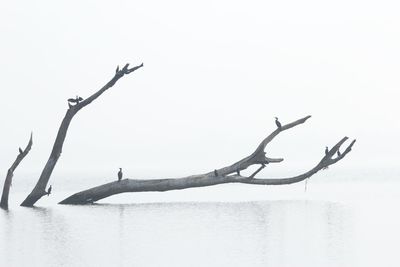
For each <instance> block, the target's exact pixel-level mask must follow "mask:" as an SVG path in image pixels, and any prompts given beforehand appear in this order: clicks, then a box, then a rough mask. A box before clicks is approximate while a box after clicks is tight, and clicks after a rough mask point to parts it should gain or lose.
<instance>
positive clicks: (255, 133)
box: [0, 0, 400, 189]
mask: <svg viewBox="0 0 400 267" xmlns="http://www.w3.org/2000/svg"><path fill="white" fill-rule="evenodd" d="M399 7H400V4H399V3H398V2H397V1H348V0H346V1H334V2H327V1H200V2H199V1H197V2H195V1H173V0H172V1H56V2H55V1H2V3H1V7H0V31H1V42H0V58H1V64H0V73H1V96H2V103H1V112H0V125H1V126H2V128H1V129H2V131H1V141H0V146H1V149H0V170H1V173H3V174H5V173H6V170H7V169H8V167H9V166H10V164H11V163H12V162H13V160H14V158H15V156H16V155H17V153H18V146H21V147H25V145H26V143H27V141H28V137H29V133H30V132H31V131H33V133H34V145H33V149H32V151H31V153H30V154H29V155H28V157H27V158H26V159H25V160H24V162H22V164H21V166H20V167H19V168H18V170H17V175H18V176H22V177H24V178H26V179H27V183H31V184H29V185H28V187H29V186H31V185H34V183H35V182H36V179H37V177H38V176H39V175H40V172H41V170H42V168H43V166H44V164H45V162H46V160H47V158H48V156H49V154H50V151H51V148H52V145H53V142H54V139H55V136H56V133H57V131H58V127H59V125H60V123H61V120H62V118H63V117H64V114H65V112H66V110H67V108H68V106H67V101H66V100H67V98H70V97H74V96H75V95H80V96H82V97H84V98H86V97H88V96H90V95H91V94H92V93H94V92H95V91H97V90H98V89H99V88H100V87H102V86H103V85H104V84H105V83H106V82H107V81H108V80H109V79H110V78H111V77H112V76H113V74H114V71H115V68H116V66H117V65H120V66H123V65H124V64H125V63H127V62H129V63H131V64H132V65H135V64H140V63H141V62H144V68H142V69H140V70H138V71H137V72H135V73H133V74H131V75H129V76H126V77H124V78H123V79H121V80H120V81H119V82H118V83H117V84H116V85H115V86H114V87H113V88H111V89H110V90H109V91H107V92H106V93H105V94H104V95H102V96H101V97H100V98H99V99H97V100H96V101H95V102H93V103H92V104H91V105H89V106H88V107H87V108H85V109H83V110H81V111H80V112H79V113H78V114H77V116H76V117H75V118H74V120H73V121H72V123H71V125H70V129H69V131H68V135H67V138H66V141H65V144H64V149H63V154H62V157H61V159H60V160H59V163H58V165H57V166H56V168H55V171H54V174H53V177H52V181H54V183H57V180H68V179H70V180H71V181H73V180H72V179H73V178H74V177H78V176H79V177H80V178H84V177H87V176H92V177H100V176H101V177H103V178H104V177H107V178H108V177H115V175H116V172H117V171H118V169H117V168H118V167H122V168H123V169H124V173H125V176H126V177H130V178H152V177H157V178H159V177H170V176H184V175H188V174H194V173H201V172H207V171H210V170H213V169H215V168H219V167H222V166H225V165H227V164H230V163H233V162H234V161H236V160H239V159H241V158H243V157H244V156H246V155H248V154H249V153H251V152H252V151H253V150H254V149H255V148H256V146H257V145H258V143H259V142H260V141H261V140H262V138H264V137H265V136H266V135H267V134H269V133H270V132H271V131H272V130H274V128H275V124H274V118H273V117H274V116H278V117H279V119H280V121H281V122H282V123H287V122H290V121H293V120H296V119H298V118H301V117H303V116H306V115H309V114H310V115H313V117H312V119H311V120H309V121H308V122H307V123H306V124H305V125H302V126H299V127H297V128H295V129H293V130H290V131H288V132H285V133H284V134H282V135H280V136H279V137H278V138H276V139H275V140H274V141H273V143H271V144H270V146H269V147H268V149H267V155H268V156H270V157H284V158H285V162H284V163H282V164H279V166H278V165H275V166H273V167H271V168H270V173H274V174H277V175H275V176H277V177H278V176H279V175H286V174H292V173H293V174H295V173H298V172H299V171H303V170H307V169H309V168H311V167H312V166H313V165H314V164H315V163H317V162H318V161H319V160H320V158H321V156H322V155H323V151H324V147H325V145H328V146H332V145H333V144H335V143H336V142H337V141H338V140H340V138H342V137H343V136H346V135H347V136H349V137H351V138H357V140H358V142H357V143H356V146H355V149H354V151H353V152H352V153H351V154H349V156H348V157H347V158H346V159H345V160H343V161H342V162H340V163H339V164H338V165H337V166H335V167H334V168H335V169H336V170H335V171H338V172H340V170H347V169H356V170H361V169H364V170H365V169H381V168H391V167H393V166H395V165H396V160H397V159H398V155H397V149H396V148H398V147H399V142H400V141H399V139H398V138H397V137H398V136H399V134H400V125H399V123H398V118H397V115H398V114H399V108H398V104H397V103H398V101H399V95H400V94H399V93H398V88H399V87H400V79H399V73H400V64H399V62H400V52H399V51H400V50H399V47H400V27H399V26H400V17H399V16H398V13H399V12H398V11H399ZM19 179H23V178H19ZM77 189H78V188H77ZM79 189H80V188H79Z"/></svg>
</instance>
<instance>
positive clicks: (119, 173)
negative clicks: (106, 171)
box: [118, 168, 122, 182]
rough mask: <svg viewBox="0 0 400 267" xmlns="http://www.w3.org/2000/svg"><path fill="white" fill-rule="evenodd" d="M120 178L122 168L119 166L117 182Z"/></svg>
mask: <svg viewBox="0 0 400 267" xmlns="http://www.w3.org/2000/svg"><path fill="white" fill-rule="evenodd" d="M121 179H122V168H119V172H118V182H119V181H121Z"/></svg>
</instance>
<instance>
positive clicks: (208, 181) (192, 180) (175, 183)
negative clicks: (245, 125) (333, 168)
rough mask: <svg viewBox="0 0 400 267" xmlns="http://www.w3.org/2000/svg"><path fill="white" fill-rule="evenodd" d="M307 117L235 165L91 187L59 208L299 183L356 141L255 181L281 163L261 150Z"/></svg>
mask: <svg viewBox="0 0 400 267" xmlns="http://www.w3.org/2000/svg"><path fill="white" fill-rule="evenodd" d="M310 117H311V116H307V117H304V118H302V119H299V120H297V121H294V122H292V123H289V124H286V125H284V126H282V127H281V128H277V129H276V130H275V131H273V132H272V133H271V134H270V135H269V136H267V137H266V138H265V139H264V140H263V141H262V142H261V143H260V145H259V146H258V147H257V149H256V150H255V151H254V152H253V153H252V154H251V155H250V156H247V157H245V158H243V159H242V160H239V161H238V162H236V163H234V164H232V165H230V166H227V167H223V168H220V169H217V170H215V171H211V172H208V173H204V174H199V175H193V176H188V177H183V178H175V179H173V178H171V179H152V180H138V179H124V180H122V181H119V182H118V181H115V182H111V183H107V184H104V185H100V186H97V187H93V188H91V189H88V190H84V191H81V192H78V193H76V194H74V195H72V196H70V197H68V198H66V199H64V200H63V201H61V202H60V204H75V205H82V204H89V203H93V202H95V201H98V200H100V199H103V198H106V197H109V196H112V195H115V194H120V193H126V192H148V191H158V192H162V191H169V190H180V189H185V188H192V187H204V186H212V185H217V184H225V183H244V184H255V185H285V184H292V183H297V182H300V181H303V180H305V179H307V178H309V177H311V176H312V175H314V174H315V173H317V172H318V171H320V170H322V169H325V168H327V167H328V166H330V165H332V164H335V163H336V162H338V161H340V160H341V159H343V158H344V157H345V156H346V155H347V154H348V153H349V152H350V151H351V148H352V146H353V145H354V143H355V141H356V140H353V141H352V142H351V143H350V144H349V145H348V146H347V148H346V149H345V150H344V152H343V153H342V154H337V152H338V151H339V149H340V147H341V145H342V144H343V143H344V142H345V141H346V140H347V139H348V137H344V138H342V139H341V140H340V141H339V142H338V143H337V144H336V145H335V146H333V147H332V148H331V149H330V150H329V151H328V153H326V154H325V155H324V156H323V158H322V159H321V160H320V162H319V163H318V164H317V165H316V166H315V167H314V168H312V169H311V170H309V171H307V172H305V173H303V174H300V175H297V176H294V177H288V178H276V179H275V178H269V179H267V178H255V176H256V174H258V173H259V172H260V171H261V170H262V169H263V168H264V167H265V165H266V164H269V163H277V162H281V161H283V159H282V158H268V157H266V153H265V152H264V151H265V147H266V146H267V144H268V143H269V142H271V141H272V140H273V139H274V138H275V137H276V136H277V135H278V134H280V133H281V132H283V131H285V130H288V129H290V128H292V127H295V126H297V125H299V124H302V123H304V122H305V121H306V120H308V119H309V118H310ZM336 154H337V156H336ZM254 164H259V165H260V167H259V168H258V169H257V170H256V171H255V172H254V173H253V174H252V175H250V176H249V177H245V176H242V175H240V171H241V170H244V169H247V168H248V167H249V166H251V165H254Z"/></svg>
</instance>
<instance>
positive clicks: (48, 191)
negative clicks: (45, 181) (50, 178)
mask: <svg viewBox="0 0 400 267" xmlns="http://www.w3.org/2000/svg"><path fill="white" fill-rule="evenodd" d="M46 193H47V196H49V195H50V194H51V185H50V186H49V188H48V189H47V192H46Z"/></svg>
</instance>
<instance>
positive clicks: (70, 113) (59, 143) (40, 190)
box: [21, 63, 143, 207]
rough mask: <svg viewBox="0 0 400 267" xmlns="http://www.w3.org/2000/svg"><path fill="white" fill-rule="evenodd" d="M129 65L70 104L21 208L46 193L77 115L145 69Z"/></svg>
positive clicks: (28, 205)
mask: <svg viewBox="0 0 400 267" xmlns="http://www.w3.org/2000/svg"><path fill="white" fill-rule="evenodd" d="M128 66H129V64H126V65H125V66H124V68H123V69H122V70H119V68H117V71H116V73H115V74H114V77H113V78H112V79H111V80H110V81H109V82H108V83H106V85H104V86H103V87H102V88H101V89H100V90H99V91H97V92H96V93H94V94H93V95H91V96H90V97H88V98H86V99H85V100H82V101H81V99H79V98H77V99H76V100H75V101H74V102H75V103H76V105H71V104H70V103H68V104H69V109H68V110H67V113H66V114H65V117H64V119H63V120H62V122H61V125H60V128H59V129H58V133H57V137H56V140H55V142H54V145H53V149H52V151H51V154H50V157H49V159H48V161H47V163H46V165H45V167H44V169H43V171H42V173H41V175H40V178H39V180H38V182H37V183H36V186H35V188H33V190H32V192H31V193H30V194H29V195H28V196H27V198H26V199H25V200H24V201H23V202H22V204H21V206H26V207H32V206H33V205H34V204H35V203H36V202H37V201H38V200H39V199H40V198H41V197H42V196H44V195H45V194H47V193H46V186H47V183H48V182H49V180H50V176H51V174H52V172H53V169H54V167H55V166H56V164H57V161H58V159H59V157H60V156H61V153H62V148H63V145H64V140H65V137H66V135H67V131H68V127H69V125H70V123H71V121H72V119H73V117H74V116H75V114H76V113H77V112H78V111H79V110H81V109H82V108H83V107H85V106H87V105H89V104H90V103H92V102H93V101H94V100H95V99H97V98H98V97H99V96H100V95H102V94H103V93H104V92H105V91H106V90H107V89H109V88H111V87H112V86H113V85H114V84H115V83H116V82H117V81H118V80H119V79H120V78H122V77H123V76H124V75H125V74H129V73H131V72H133V71H135V70H137V69H139V68H141V67H143V63H142V64H141V65H139V66H136V67H133V68H131V69H129V68H128Z"/></svg>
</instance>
